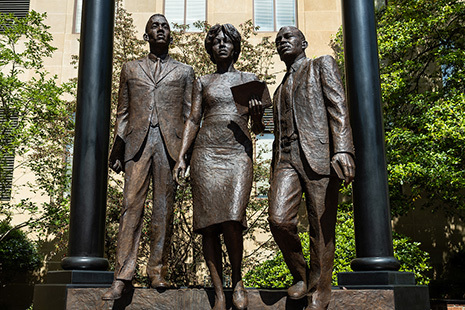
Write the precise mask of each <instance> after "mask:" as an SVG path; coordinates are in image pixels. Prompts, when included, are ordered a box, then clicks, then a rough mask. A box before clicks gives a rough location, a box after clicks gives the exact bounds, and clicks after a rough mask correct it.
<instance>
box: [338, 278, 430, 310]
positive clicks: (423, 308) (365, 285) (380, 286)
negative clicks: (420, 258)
mask: <svg viewBox="0 0 465 310" xmlns="http://www.w3.org/2000/svg"><path fill="white" fill-rule="evenodd" d="M338 284H339V288H341V289H343V290H349V291H355V292H360V291H364V290H374V291H379V290H385V291H389V292H391V293H392V298H393V299H392V301H393V302H394V307H393V308H386V309H395V310H429V309H430V301H429V291H428V287H427V286H425V285H415V275H414V274H413V273H411V272H401V271H355V272H340V273H338ZM370 309H371V308H370ZM376 309H378V308H376ZM379 309H382V308H379Z"/></svg>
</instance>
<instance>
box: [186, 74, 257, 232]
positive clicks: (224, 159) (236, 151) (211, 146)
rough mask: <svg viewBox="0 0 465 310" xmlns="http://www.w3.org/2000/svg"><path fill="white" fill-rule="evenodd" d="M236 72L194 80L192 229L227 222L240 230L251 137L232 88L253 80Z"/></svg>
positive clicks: (248, 183) (250, 171)
mask: <svg viewBox="0 0 465 310" xmlns="http://www.w3.org/2000/svg"><path fill="white" fill-rule="evenodd" d="M256 79H257V77H256V76H255V75H254V74H251V73H241V72H239V71H235V72H227V73H223V74H217V73H215V74H210V75H206V76H203V77H201V78H199V79H198V80H197V81H196V82H195V84H194V91H193V98H192V100H193V101H194V102H195V100H201V101H202V111H203V120H202V124H201V128H200V130H199V132H198V134H197V137H196V140H195V143H194V149H193V153H192V159H191V180H192V193H193V201H194V231H196V232H199V231H201V230H202V229H203V228H206V227H209V226H211V225H215V224H220V223H223V222H228V221H237V222H239V223H241V224H242V226H243V227H244V229H245V228H246V227H247V223H246V214H245V212H246V207H247V203H248V201H249V196H250V191H251V188H252V177H253V168H252V141H251V138H250V133H249V130H248V115H247V114H245V115H240V114H239V113H238V110H237V108H236V105H235V103H234V98H233V95H232V92H231V87H232V86H236V85H240V84H242V83H246V82H249V81H252V80H256Z"/></svg>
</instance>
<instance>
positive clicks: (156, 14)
mask: <svg viewBox="0 0 465 310" xmlns="http://www.w3.org/2000/svg"><path fill="white" fill-rule="evenodd" d="M157 16H159V17H163V18H164V19H165V20H166V21H167V22H168V20H167V19H166V17H165V15H163V14H160V13H155V14H153V15H152V16H150V18H149V19H148V21H147V24H146V25H145V33H147V31H148V28H149V27H150V26H152V25H151V23H150V21H151V20H152V18H154V17H157ZM169 25H170V24H169V23H168V27H169ZM170 30H171V29H170Z"/></svg>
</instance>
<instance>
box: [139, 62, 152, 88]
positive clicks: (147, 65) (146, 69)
mask: <svg viewBox="0 0 465 310" xmlns="http://www.w3.org/2000/svg"><path fill="white" fill-rule="evenodd" d="M149 61H151V60H150V59H149V57H148V56H147V57H145V58H144V59H141V60H140V61H139V65H140V67H141V68H142V70H143V71H144V73H145V74H146V75H147V76H148V78H149V79H150V81H152V83H154V84H155V80H154V79H153V74H152V70H151V68H150V63H149Z"/></svg>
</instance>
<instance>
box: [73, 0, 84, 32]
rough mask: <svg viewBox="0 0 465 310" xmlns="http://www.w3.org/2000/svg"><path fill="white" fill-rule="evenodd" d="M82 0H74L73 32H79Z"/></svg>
mask: <svg viewBox="0 0 465 310" xmlns="http://www.w3.org/2000/svg"><path fill="white" fill-rule="evenodd" d="M81 18H82V0H76V2H75V4H74V29H73V31H74V33H81Z"/></svg>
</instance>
